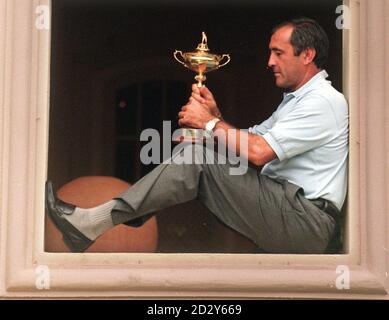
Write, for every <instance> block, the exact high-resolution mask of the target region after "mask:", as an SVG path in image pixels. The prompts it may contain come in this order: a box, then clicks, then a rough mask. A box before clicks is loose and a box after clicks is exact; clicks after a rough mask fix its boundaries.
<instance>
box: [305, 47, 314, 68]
mask: <svg viewBox="0 0 389 320" xmlns="http://www.w3.org/2000/svg"><path fill="white" fill-rule="evenodd" d="M302 54H303V61H304V65H308V64H310V63H311V62H313V60H314V59H315V57H316V50H315V49H313V48H307V49H305V50H304V51H303V52H302Z"/></svg>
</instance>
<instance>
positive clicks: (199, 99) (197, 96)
mask: <svg viewBox="0 0 389 320" xmlns="http://www.w3.org/2000/svg"><path fill="white" fill-rule="evenodd" d="M191 97H192V98H193V99H195V100H197V101H198V102H200V103H202V104H205V103H206V101H205V99H203V98H202V97H201V96H200V94H198V93H195V92H192V96H191Z"/></svg>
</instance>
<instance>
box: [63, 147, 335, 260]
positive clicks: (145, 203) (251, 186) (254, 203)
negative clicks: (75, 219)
mask: <svg viewBox="0 0 389 320" xmlns="http://www.w3.org/2000/svg"><path fill="white" fill-rule="evenodd" d="M190 147H191V146H189V148H190ZM186 150H187V148H186ZM206 151H207V149H206V148H204V147H202V146H199V145H197V146H196V147H195V148H194V159H193V160H195V163H194V164H177V163H176V162H175V160H176V159H178V158H179V157H180V156H181V155H180V154H176V155H175V156H173V158H172V159H170V160H171V161H169V163H163V164H161V165H159V166H158V167H157V168H155V169H154V170H153V171H152V172H151V173H149V174H148V175H146V176H145V177H143V178H142V179H141V180H140V181H139V182H137V183H136V184H135V185H133V186H132V187H131V188H129V189H128V190H127V191H126V192H124V193H123V194H122V195H121V196H119V197H118V198H117V200H116V201H115V202H114V203H115V204H114V206H113V207H112V212H108V215H107V216H108V218H109V220H110V221H113V224H120V223H124V222H128V221H129V222H130V224H131V223H134V224H135V225H137V224H141V222H142V219H144V218H147V217H148V216H150V214H153V213H155V212H158V211H159V210H161V209H164V208H166V207H169V206H172V205H175V204H179V203H184V202H187V201H190V200H193V199H196V198H197V199H199V200H200V201H201V202H202V203H203V204H204V205H205V206H207V207H208V208H209V209H210V211H211V212H213V213H214V214H215V215H216V216H217V217H218V218H219V219H220V220H222V221H223V222H224V223H225V224H227V225H228V226H230V227H231V228H233V229H235V230H236V231H238V232H240V233H241V234H243V235H245V236H246V237H248V238H250V239H251V240H253V241H254V242H255V243H257V244H258V246H260V247H261V248H262V249H264V250H266V251H269V252H285V253H286V252H289V253H321V252H323V251H324V250H325V247H326V243H327V241H328V239H329V238H330V236H331V234H332V232H333V221H331V220H330V219H329V217H328V216H327V215H326V214H325V213H323V212H321V211H320V210H319V209H317V208H316V207H315V206H314V205H313V204H311V203H310V202H309V201H308V200H306V199H305V198H304V197H303V195H302V192H301V189H300V188H298V187H297V186H294V185H292V184H290V183H288V182H286V181H276V180H272V179H269V178H267V177H265V176H258V174H257V170H255V169H252V168H250V167H248V168H247V172H246V173H245V174H244V175H236V176H234V175H231V174H230V169H231V165H230V164H228V162H227V164H225V165H223V164H209V163H207V162H209V161H210V159H209V157H208V155H209V154H207V152H206ZM100 216H101V214H100ZM139 221H141V222H139ZM74 226H75V227H76V228H77V225H74V224H73V223H72V226H70V227H71V228H72V227H74ZM99 230H100V232H101V228H100V229H99ZM73 231H74V230H73ZM73 234H74V232H73ZM64 237H65V234H64ZM65 238H66V237H65Z"/></svg>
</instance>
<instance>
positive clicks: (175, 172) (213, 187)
mask: <svg viewBox="0 0 389 320" xmlns="http://www.w3.org/2000/svg"><path fill="white" fill-rule="evenodd" d="M328 42H329V41H328V37H327V35H326V33H325V32H324V30H323V29H322V27H321V26H320V25H319V24H318V23H317V22H315V21H314V20H311V19H307V18H302V19H295V20H291V21H287V22H285V23H282V24H281V25H278V26H277V27H275V28H274V30H273V33H272V37H271V41H270V45H269V49H270V57H269V62H268V66H269V68H270V69H271V70H272V71H273V73H274V77H275V81H276V85H277V86H278V87H281V88H283V89H285V91H286V92H285V93H284V97H283V100H282V102H281V104H280V105H279V107H278V108H277V110H276V111H275V112H274V113H273V115H272V116H271V117H270V118H269V119H267V120H266V121H264V122H263V123H261V124H259V125H255V126H253V127H252V128H250V129H249V130H248V131H247V130H238V129H236V132H237V135H239V136H240V137H243V138H245V139H243V140H247V142H248V144H247V148H242V146H241V145H239V143H238V142H236V141H240V140H239V139H238V140H234V139H226V138H225V137H226V136H227V135H226V132H227V131H228V130H229V129H233V127H232V126H231V125H229V124H227V123H226V122H225V121H224V120H223V119H222V117H221V113H220V110H219V108H218V107H217V104H216V101H215V100H214V97H213V95H212V93H211V92H210V91H209V90H208V89H207V88H206V87H202V88H197V87H196V85H194V86H193V92H192V96H191V97H190V99H189V102H188V104H187V105H185V106H184V107H183V108H182V111H181V112H180V113H179V124H180V125H181V126H184V127H192V128H203V129H204V128H206V129H207V130H208V131H211V130H212V131H213V132H214V135H215V136H216V137H217V138H220V140H224V141H222V142H223V143H225V145H226V146H227V148H233V149H234V150H236V151H237V152H238V153H239V154H240V156H244V157H246V159H247V160H248V162H249V163H250V164H251V165H250V166H249V167H248V168H247V171H246V173H245V174H243V175H231V174H230V170H229V169H230V168H231V164H230V163H228V162H227V163H226V164H220V163H219V164H218V163H217V164H207V161H206V160H205V161H200V162H202V163H194V164H177V163H175V162H174V159H173V158H174V157H176V156H178V155H173V158H172V159H171V160H173V161H168V162H164V163H162V164H161V165H159V166H158V167H156V168H155V169H154V170H153V171H152V172H151V173H149V174H148V175H146V176H144V177H143V178H142V179H141V180H140V181H138V182H137V183H136V184H135V185H133V186H132V187H131V188H129V189H128V190H126V191H125V192H124V193H123V194H122V195H120V196H119V197H117V198H115V199H113V200H112V201H110V202H108V203H105V204H103V205H101V206H98V207H96V208H92V209H82V208H78V207H75V206H72V205H71V204H66V203H64V202H62V201H60V200H58V199H57V198H56V197H55V194H54V192H53V187H52V184H51V183H50V182H48V183H47V184H46V207H47V211H48V213H49V215H50V217H51V219H52V220H53V221H54V223H55V224H56V226H57V227H58V228H59V229H60V231H61V232H62V234H63V236H64V241H65V243H66V244H67V245H68V247H69V248H70V249H71V250H72V251H75V252H83V251H85V250H86V249H87V248H88V247H89V246H90V245H91V244H92V243H93V241H94V240H95V239H96V238H97V237H99V236H100V235H101V234H102V233H104V232H105V231H106V230H108V229H110V228H112V227H113V226H114V225H117V224H120V223H125V224H128V225H132V226H139V225H142V224H143V223H144V222H145V221H146V220H147V218H148V217H150V215H152V214H153V213H154V212H157V211H158V210H161V209H163V208H166V207H169V206H172V205H175V204H178V203H183V202H186V201H189V200H193V199H198V200H200V201H201V202H202V203H203V204H204V205H205V206H206V207H207V208H209V210H210V211H211V212H212V213H213V214H215V215H216V216H217V217H218V218H219V219H220V220H221V221H223V222H224V223H225V224H227V225H228V226H230V227H231V228H233V229H235V230H236V231H238V232H239V233H241V234H243V235H244V236H246V237H248V238H249V239H251V240H252V241H254V242H255V243H256V244H257V245H258V247H260V248H262V249H263V250H265V251H266V252H271V253H323V252H325V251H326V248H327V246H328V244H329V242H330V241H331V239H332V237H333V236H334V233H335V230H336V229H337V228H338V226H339V225H338V224H339V218H340V210H341V208H342V206H343V203H344V200H345V195H346V189H347V158H348V107H347V102H346V100H345V98H344V96H343V95H342V94H341V93H339V92H338V91H336V90H335V89H334V88H333V87H332V86H331V83H330V82H329V81H327V80H326V78H327V77H328V74H327V73H326V71H325V70H324V69H323V66H324V64H325V62H326V59H327V56H328V47H329V44H328ZM194 156H195V157H197V158H199V159H200V158H201V159H204V158H206V157H207V152H206V149H205V147H200V148H194ZM260 166H263V168H262V170H261V171H260V172H259V170H258V169H257V168H255V167H260Z"/></svg>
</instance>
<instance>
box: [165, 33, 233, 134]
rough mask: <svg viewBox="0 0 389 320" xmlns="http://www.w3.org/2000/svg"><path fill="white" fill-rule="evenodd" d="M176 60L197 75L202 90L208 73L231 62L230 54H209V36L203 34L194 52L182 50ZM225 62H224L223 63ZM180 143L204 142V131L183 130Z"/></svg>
mask: <svg viewBox="0 0 389 320" xmlns="http://www.w3.org/2000/svg"><path fill="white" fill-rule="evenodd" d="M173 55H174V58H175V59H176V60H177V61H178V62H179V63H180V64H182V65H183V66H184V67H186V68H188V69H190V70H192V71H194V72H196V73H197V75H196V77H195V80H196V81H197V86H198V87H199V88H201V87H202V86H203V83H204V81H205V80H206V79H207V77H206V76H205V74H206V73H208V72H211V71H213V70H217V69H219V68H221V67H224V66H225V65H226V64H228V63H229V62H230V61H231V57H230V55H229V54H221V55H219V54H213V53H210V52H209V48H208V44H207V36H206V34H205V32H203V33H202V41H201V43H200V44H199V45H198V46H197V49H196V50H195V51H193V52H185V53H183V52H182V51H181V50H176V51H175V52H174V54H173ZM223 60H224V61H223ZM181 135H182V138H181V139H180V141H182V140H184V141H194V142H198V141H203V140H204V139H205V138H207V137H206V135H205V132H204V130H203V129H192V128H183V129H182V133H181Z"/></svg>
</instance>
